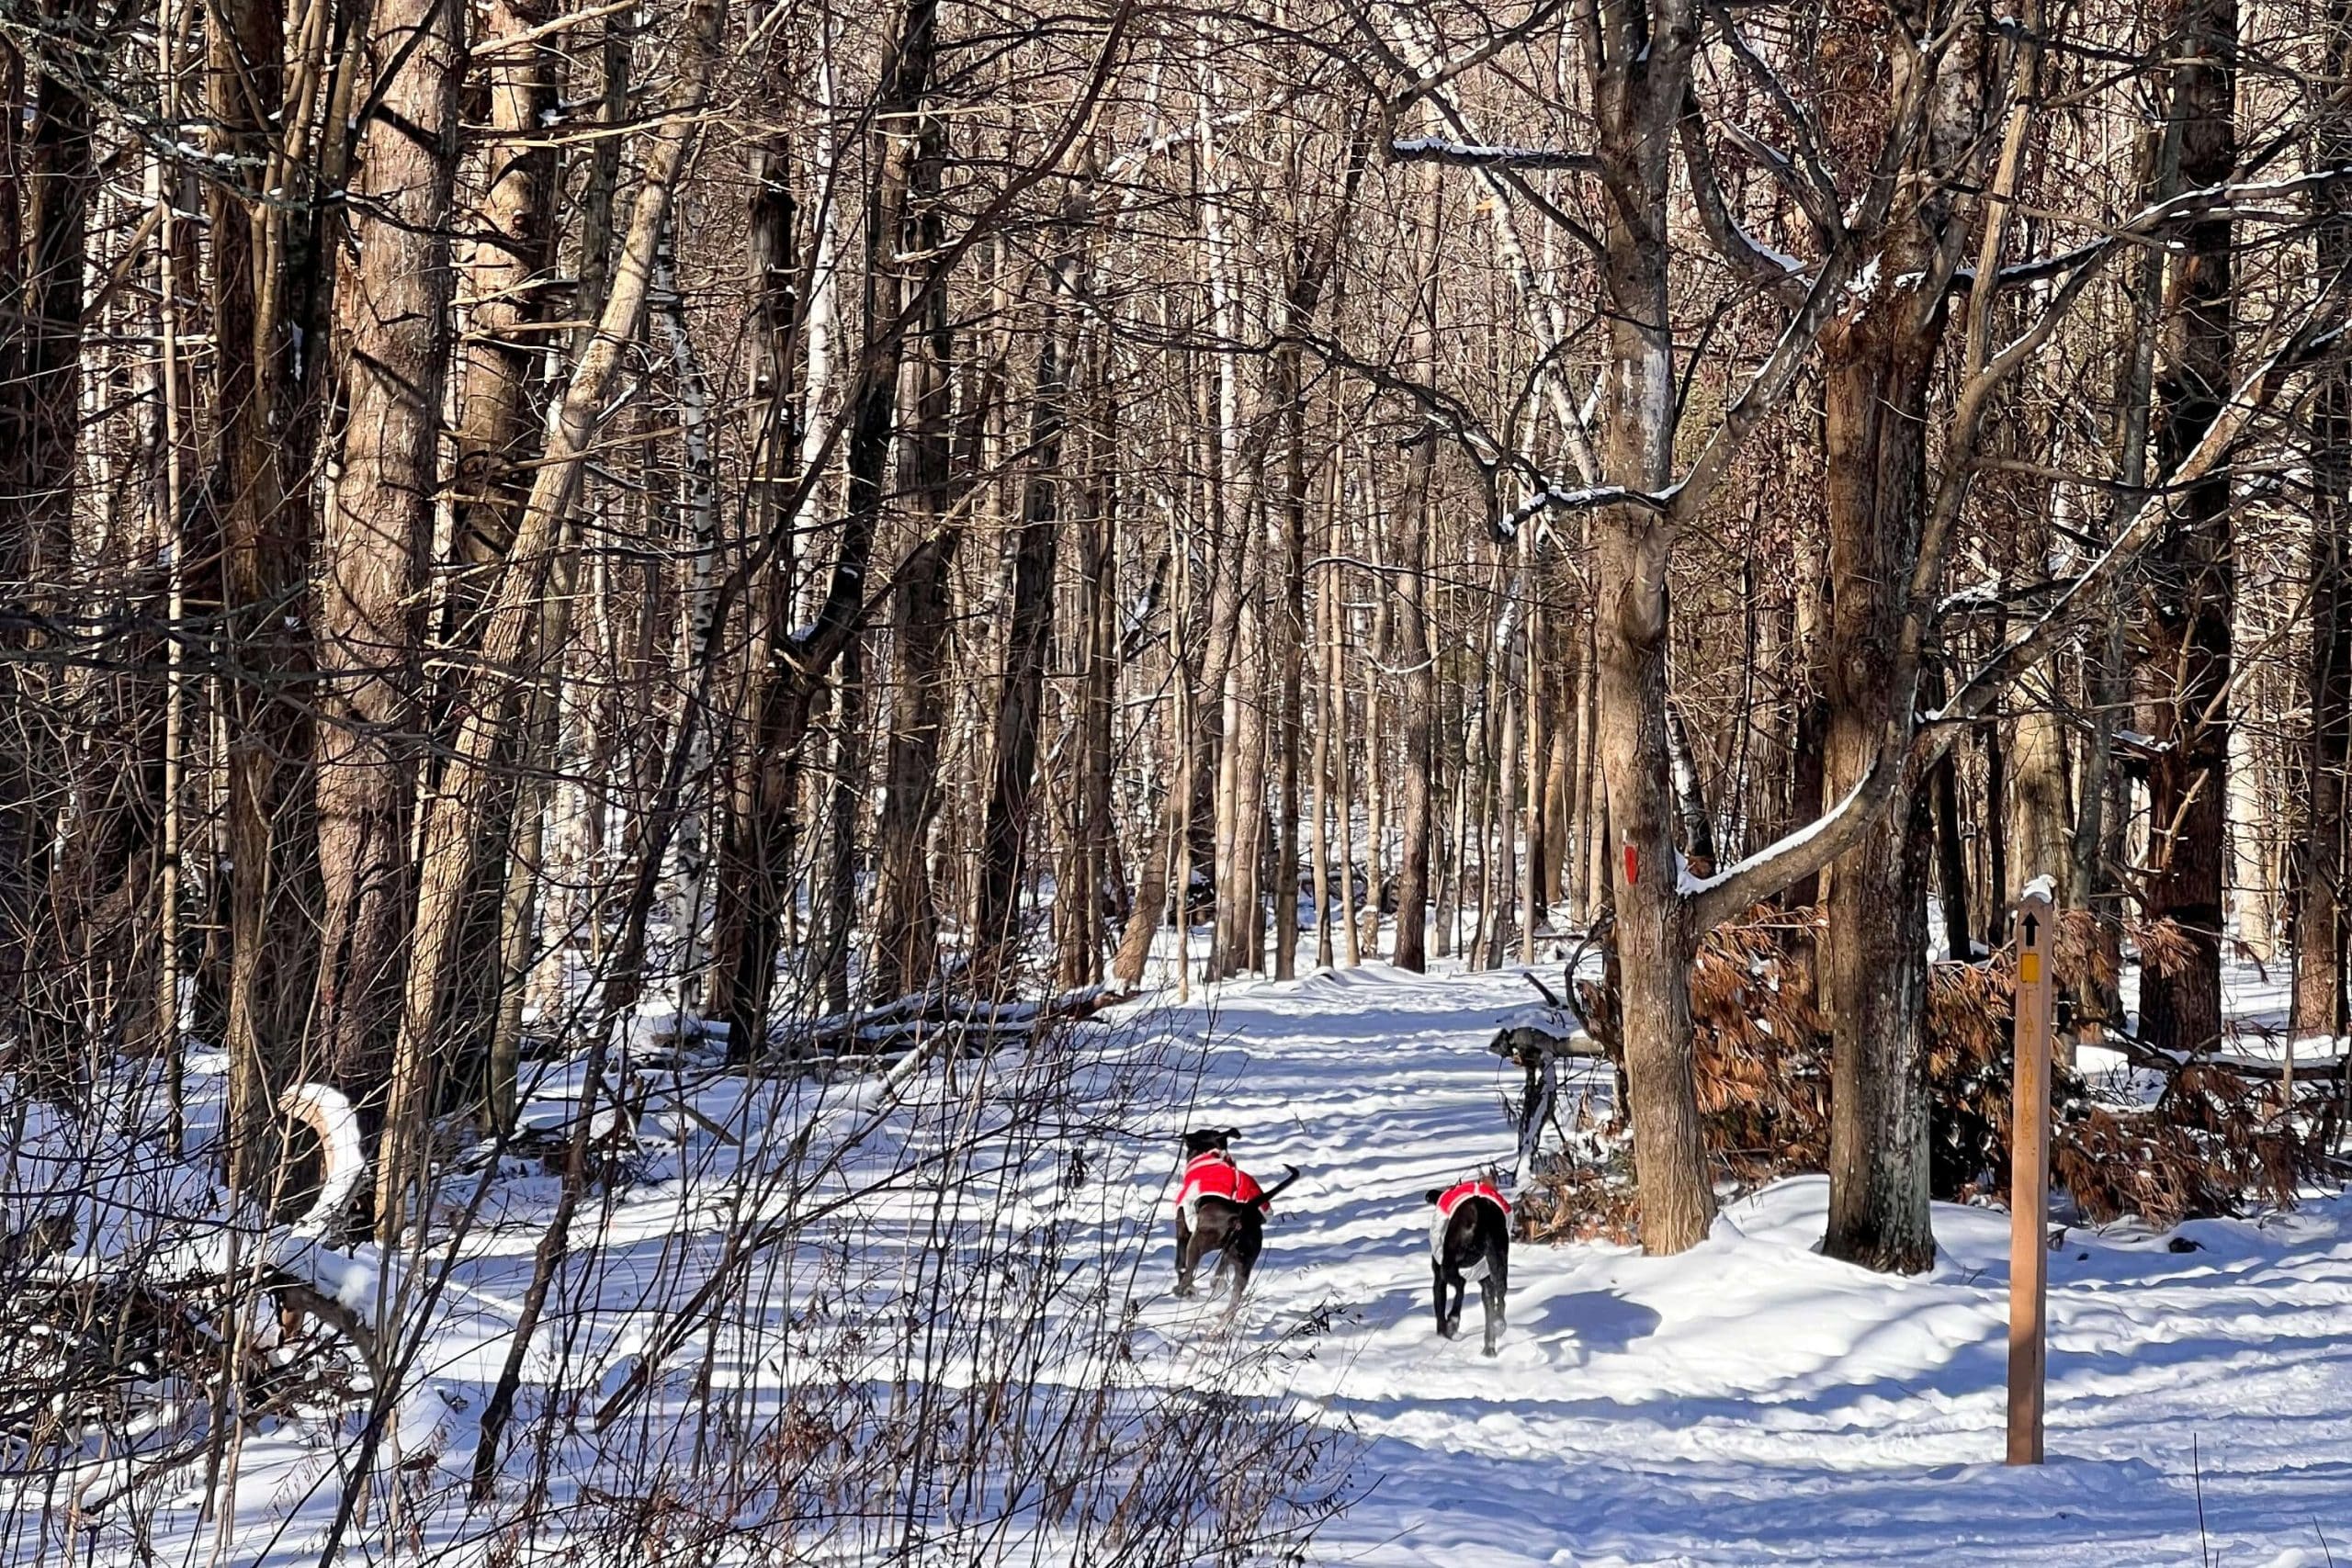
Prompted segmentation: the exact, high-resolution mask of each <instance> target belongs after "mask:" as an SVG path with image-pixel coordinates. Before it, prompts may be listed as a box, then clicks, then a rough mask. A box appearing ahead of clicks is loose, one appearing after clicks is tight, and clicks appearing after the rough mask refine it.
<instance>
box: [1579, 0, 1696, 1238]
mask: <svg viewBox="0 0 2352 1568" xmlns="http://www.w3.org/2000/svg"><path fill="white" fill-rule="evenodd" d="M1648 9H1649V8H1648V7H1645V6H1636V5H1633V4H1625V3H1622V0H1616V3H1610V4H1604V5H1602V6H1599V7H1597V14H1596V15H1595V17H1594V18H1593V20H1592V21H1591V23H1590V24H1589V26H1590V28H1591V33H1592V36H1591V38H1590V39H1589V40H1588V43H1587V48H1588V49H1589V50H1590V51H1592V70H1593V107H1594V111H1595V118H1596V122H1597V125H1596V130H1597V141H1598V145H1597V148H1596V151H1597V152H1598V153H1599V156H1600V164H1601V168H1602V175H1601V177H1602V178H1603V179H1604V180H1605V181H1606V182H1608V184H1609V185H1610V186H1611V190H1612V193H1613V197H1612V199H1611V202H1610V203H1609V218H1608V221H1607V224H1606V227H1605V229H1604V231H1603V240H1604V247H1605V249H1604V254H1603V255H1602V258H1601V263H1600V272H1601V297H1602V299H1603V300H1604V301H1605V302H1606V307H1605V308H1606V312H1607V315H1608V319H1609V338H1608V369H1607V371H1606V373H1605V374H1606V378H1607V379H1606V383H1605V387H1604V390H1603V393H1602V403H1601V440H1600V468H1601V473H1600V480H1601V482H1603V483H1609V484H1619V485H1623V486H1625V487H1626V488H1627V489H1629V490H1633V491H1641V492H1645V493H1650V494H1655V493H1657V492H1658V491H1662V490H1663V489H1665V487H1666V485H1667V483H1668V481H1669V480H1670V479H1671V478H1672V477H1673V476H1672V467H1673V435H1672V428H1671V427H1672V423H1673V421H1672V411H1673V409H1674V406H1675V400H1676V391H1675V375H1674V341H1673V328H1672V325H1671V322H1672V319H1673V318H1672V311H1671V310H1670V307H1669V301H1668V238H1667V198H1668V188H1669V186H1670V185H1671V183H1672V181H1671V163H1670V149H1671V143H1672V142H1673V140H1674V136H1673V131H1674V125H1675V122H1676V121H1677V119H1678V118H1679V116H1680V114H1681V110H1682V106H1683V98H1684V94H1685V92H1686V90H1687V88H1686V84H1687V82H1688V80H1689V74H1688V73H1689V71H1690V68H1691V49H1692V48H1693V47H1694V45H1695V41H1696V38H1697V30H1698V29H1697V27H1696V25H1695V22H1693V21H1691V19H1690V18H1689V17H1681V16H1679V15H1665V16H1657V17H1652V16H1650V15H1648V14H1647V13H1648ZM1658 9H1659V10H1660V11H1663V12H1669V13H1671V12H1674V11H1675V7H1673V6H1659V7H1658ZM1595 532H1596V536H1597V538H1596V549H1595V552H1594V555H1595V559H1594V566H1595V583H1594V599H1595V602H1596V604H1598V605H1599V606H1600V615H1599V617H1598V626H1597V628H1596V639H1597V645H1598V646H1597V649H1596V651H1597V655H1598V657H1597V660H1596V670H1597V675H1598V693H1599V699H1600V713H1599V741H1600V745H1599V752H1600V771H1601V774H1602V776H1603V777H1604V778H1605V779H1606V781H1607V787H1608V800H1609V822H1610V831H1611V836H1612V838H1613V839H1614V840H1615V844H1614V848H1615V849H1616V850H1617V851H1618V852H1619V853H1618V854H1616V855H1612V856H1611V859H1612V861H1620V860H1622V863H1621V864H1612V866H1611V873H1612V875H1611V883H1612V886H1613V887H1614V889H1615V903H1616V911H1617V919H1616V943H1615V949H1616V955H1617V959H1618V963H1619V966H1620V971H1621V973H1622V975H1623V986H1622V988H1621V999H1622V1008H1623V1020H1624V1024H1623V1029H1624V1055H1625V1076H1626V1083H1627V1089H1628V1092H1629V1103H1628V1106H1627V1109H1628V1111H1630V1112H1631V1114H1632V1119H1633V1127H1634V1170H1635V1176H1636V1179H1637V1180H1638V1181H1639V1184H1640V1190H1641V1204H1642V1246H1643V1247H1644V1248H1645V1250H1647V1251H1649V1252H1652V1253H1672V1252H1681V1251H1685V1250H1687V1249H1688V1248H1690V1247H1695V1246H1697V1245H1698V1244H1699V1243H1700V1242H1701V1241H1702V1240H1703V1239H1705V1237H1706V1235H1707V1229H1708V1226H1709V1225H1710V1224H1712V1223H1713V1218H1714V1213H1715V1202H1714V1193H1713V1189H1712V1187H1711V1185H1710V1183H1709V1181H1708V1177H1707V1167H1706V1156H1705V1152H1704V1150H1703V1148H1702V1145H1701V1143H1700V1137H1699V1105H1698V1097H1697V1090H1696V1088H1695V1084H1694V1080H1693V1077H1692V1068H1691V995H1690V987H1689V983H1688V972H1689V967H1690V963H1691V953H1692V952H1693V951H1694V950H1695V946H1696V942H1697V939H1698V936H1699V934H1700V933H1698V932H1695V931H1691V930H1689V929H1688V926H1687V922H1686V919H1685V908H1684V904H1683V900H1682V897H1681V893H1680V891H1679V887H1678V886H1677V881H1676V876H1675V870H1674V809H1673V785H1672V782H1671V779H1670V776H1669V762H1668V749H1667V739H1666V698H1667V692H1666V663H1667V649H1668V641H1669V631H1668V619H1667V581H1666V578H1667V562H1668V557H1669V555H1670V553H1671V551H1672V548H1673V542H1674V536H1673V530H1672V528H1671V527H1670V525H1668V523H1667V521H1666V520H1665V519H1663V518H1661V517H1659V516H1657V514H1656V513H1651V512H1649V511H1646V510H1645V509H1643V508H1641V507H1637V506H1627V505H1618V506H1611V507H1609V508H1607V509H1605V510H1603V511H1601V512H1600V513H1598V515H1597V516H1596V518H1595Z"/></svg>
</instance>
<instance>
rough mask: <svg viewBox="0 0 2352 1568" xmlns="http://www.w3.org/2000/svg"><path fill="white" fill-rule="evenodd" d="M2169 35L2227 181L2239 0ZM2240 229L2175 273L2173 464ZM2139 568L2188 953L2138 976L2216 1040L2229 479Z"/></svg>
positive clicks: (2209, 386) (2205, 178)
mask: <svg viewBox="0 0 2352 1568" xmlns="http://www.w3.org/2000/svg"><path fill="white" fill-rule="evenodd" d="M2179 15H2180V22H2179V29H2178V32H2177V35H2176V36H2175V38H2174V39H2173V42H2172V46H2171V49H2172V54H2173V57H2174V58H2175V59H2176V60H2177V62H2179V63H2177V65H2175V67H2174V68H2173V76H2172V103H2171V118H2172V120H2173V121H2174V124H2173V127H2172V131H2173V134H2174V135H2176V136H2177V138H2178V143H2179V148H2180V165H2179V168H2180V172H2179V182H2180V187H2181V188H2183V189H2190V190H2194V189H2198V188H2199V187H2202V186H2210V185H2216V184H2219V183H2221V182H2222V181H2224V180H2226V179H2228V178H2229V177H2230V173H2231V170H2232V169H2233V166H2234V165H2235V163H2236V158H2237V134H2236V128H2235V123H2234V115H2235V111H2236V102H2235V98H2236V80H2237V70H2236V62H2237V3H2236V0H2187V3H2186V4H2185V5H2184V6H2182V8H2181V11H2180V14H2179ZM2232 243H2233V224H2232V223H2231V220H2229V219H2228V218H2226V217H2223V218H2216V219H2208V220H2202V221H2199V222H2197V223H2193V224H2190V225H2188V227H2187V228H2186V229H2185V230H2184V231H2183V232H2182V235H2181V238H2180V241H2179V243H2178V248H2177V250H2176V251H2175V253H2174V255H2173V258H2172V268H2171V275H2170V276H2169V277H2168V278H2167V279H2166V283H2165V306H2166V310H2167V320H2166V321H2165V325H2164V344H2163V350H2162V352H2163V363H2162V365H2161V367H2159V370H2158V373H2157V387H2156V400H2157V410H2158V413H2157V424H2156V432H2155V436H2156V451H2157V456H2158V462H2159V467H2160V468H2162V469H2164V470H2166V471H2169V470H2170V469H2171V468H2174V467H2175V466H2176V465H2177V464H2178V463H2179V462H2180V460H2181V459H2182V458H2183V457H2186V456H2188V453H2189V452H2190V451H2192V450H2194V449H2195V448H2196V446H2197V445H2198V444H2199V442H2200V441H2202V440H2203V439H2204V437H2205V433H2206V432H2207V431H2208V430H2209V429H2211V426H2212V424H2213V422H2214V421H2215V419H2216V418H2217V417H2219V415H2220V413H2221V412H2222V404H2223V402H2224V401H2225V400H2227V398H2228V397H2229V395H2230V391H2231V385H2230V378H2231V335H2232V328H2233V316H2234V307H2233V300H2232V292H2231V290H2232V255H2231V246H2232ZM2170 504H2171V515H2170V518H2169V522H2168V525H2167V527H2166V528H2165V534H2164V536H2163V538H2162V540H2161V541H2160V542H2159V544H2158V546H2157V547H2156V549H2155V550H2154V552H2153V553H2152V556H2151V558H2150V559H2149V560H2148V562H2147V566H2146V588H2145V592H2146V595H2147V614H2148V627H2149V629H2148V638H2149V649H2148V657H2147V659H2146V660H2145V661H2144V663H2143V670H2144V671H2146V672H2147V675H2148V677H2149V679H2150V682H2151V685H2150V689H2149V690H2148V691H2147V692H2146V694H2145V708H2146V717H2145V721H2144V722H2143V724H2142V726H2141V728H2143V730H2145V731H2146V732H2147V734H2148V735H2149V736H2150V737H2151V738H2152V739H2154V741H2155V743H2156V745H2157V747H2158V748H2159V750H2157V753H2156V755H2155V758H2154V761H2153V763H2152V764H2151V766H2150V768H2149V773H2148V801H2149V848H2148V859H2149V876H2148V882H2147V890H2148V891H2147V912H2148V915H2149V917H2150V918H2151V919H2168V920H2172V921H2175V922H2176V923H2177V925H2178V927H2179V929H2180V932H2181V935H2182V936H2183V937H2184V938H2186V939H2187V942H2188V953H2189V956H2188V960H2187V961H2186V962H2185V963H2184V964H2182V965H2181V966H2180V967H2179V968H2178V969H2177V971H2176V972H2174V973H2171V974H2165V973H2162V972H2160V971H2158V970H2156V969H2155V968H2154V967H2153V966H2151V967H2150V968H2149V969H2147V970H2146V971H2144V972H2143V974H2142V976H2141V979H2140V1033H2141V1037H2142V1039H2143V1040H2144V1041H2145V1042H2146V1043H2149V1044H2151V1045H2154V1046H2157V1047H2159V1048H2161V1049H2165V1050H2172V1051H2203V1050H2209V1049H2211V1048H2212V1047H2213V1046H2215V1045H2217V1044H2219V1043H2220V1042H2221V1038H2222V922H2223V918H2224V913H2223V907H2222V884H2223V874H2224V869H2225V867H2224V856H2223V836H2224V835H2223V829H2224V826H2225V823H2226V818H2227V814H2228V793H2229V791H2228V778H2227V772H2228V765H2229V733H2230V714H2229V687H2230V655H2231V649H2230V623H2231V616H2232V613H2233V608H2234V604H2235V598H2236V582H2235V571H2236V568H2235V556H2234V547H2233V541H2232V533H2233V524H2232V519H2231V513H2230V484H2229V479H2227V477H2226V476H2217V477H2212V478H2208V479H2202V480H2199V482H2198V483H2196V484H2194V485H2192V486H2190V487H2188V490H2187V491H2186V492H2184V493H2183V494H2181V495H2179V496H2177V497H2175V498H2174V499H2173V500H2172V502H2171V503H2170Z"/></svg>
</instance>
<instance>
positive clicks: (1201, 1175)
mask: <svg viewBox="0 0 2352 1568" xmlns="http://www.w3.org/2000/svg"><path fill="white" fill-rule="evenodd" d="M1264 1191H1265V1189H1264V1188H1262V1187H1261V1186H1259V1185H1258V1182H1257V1179H1255V1178H1253V1177H1252V1176H1251V1175H1250V1173H1249V1172H1248V1171H1246V1170H1244V1169H1242V1168H1240V1167H1239V1166H1238V1165H1236V1164H1234V1163H1233V1156H1230V1155H1228V1154H1226V1153H1225V1152H1224V1151H1222V1150H1220V1149H1211V1150H1210V1151H1209V1152H1208V1153H1206V1154H1204V1155H1194V1156H1193V1159H1192V1163H1191V1164H1189V1165H1187V1166H1185V1167H1184V1179H1183V1181H1182V1184H1181V1185H1179V1186H1178V1188H1177V1189H1176V1212H1177V1213H1180V1214H1182V1213H1190V1212H1191V1211H1192V1210H1193V1209H1194V1208H1196V1207H1198V1206H1199V1204H1200V1201H1201V1200H1202V1199H1204V1198H1227V1199H1230V1200H1231V1201H1234V1202H1236V1203H1248V1202H1252V1201H1255V1200H1256V1199H1257V1198H1259V1197H1260V1196H1261V1194H1263V1193H1264Z"/></svg>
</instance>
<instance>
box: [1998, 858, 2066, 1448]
mask: <svg viewBox="0 0 2352 1568" xmlns="http://www.w3.org/2000/svg"><path fill="white" fill-rule="evenodd" d="M2017 921H2018V925H2017V932H2018V994H2017V1015H2016V1016H2017V1025H2016V1027H2017V1032H2016V1034H2015V1036H2014V1038H2013V1042H2012V1043H2013V1045H2014V1047H2015V1053H2016V1056H2017V1111H2016V1117H2015V1120H2014V1121H2013V1122H2012V1123H2011V1126H2012V1134H2011V1136H2010V1140H2009V1462H2010V1463H2011V1464H2040V1463H2041V1403H2042V1384H2043V1381H2044V1375H2045V1373H2046V1371H2047V1370H2048V1367H2049V1360H2050V1350H2049V1338H2048V1323H2047V1314H2048V1309H2049V1298H2050V1242H2049V1238H2048V1225H2049V1219H2050V1025H2051V1001H2050V992H2051V985H2050V950H2051V949H2052V947H2054V946H2056V945H2057V936H2058V931H2057V924H2056V915H2055V912H2054V910H2053V909H2052V906H2051V897H2050V879H2049V878H2048V877H2036V878H2035V879H2034V880H2033V881H2032V882H2030V883H2029V884H2027V885H2026V889H2025V892H2024V894H2023V895H2022V896H2021V897H2019V898H2018V908H2017Z"/></svg>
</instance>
